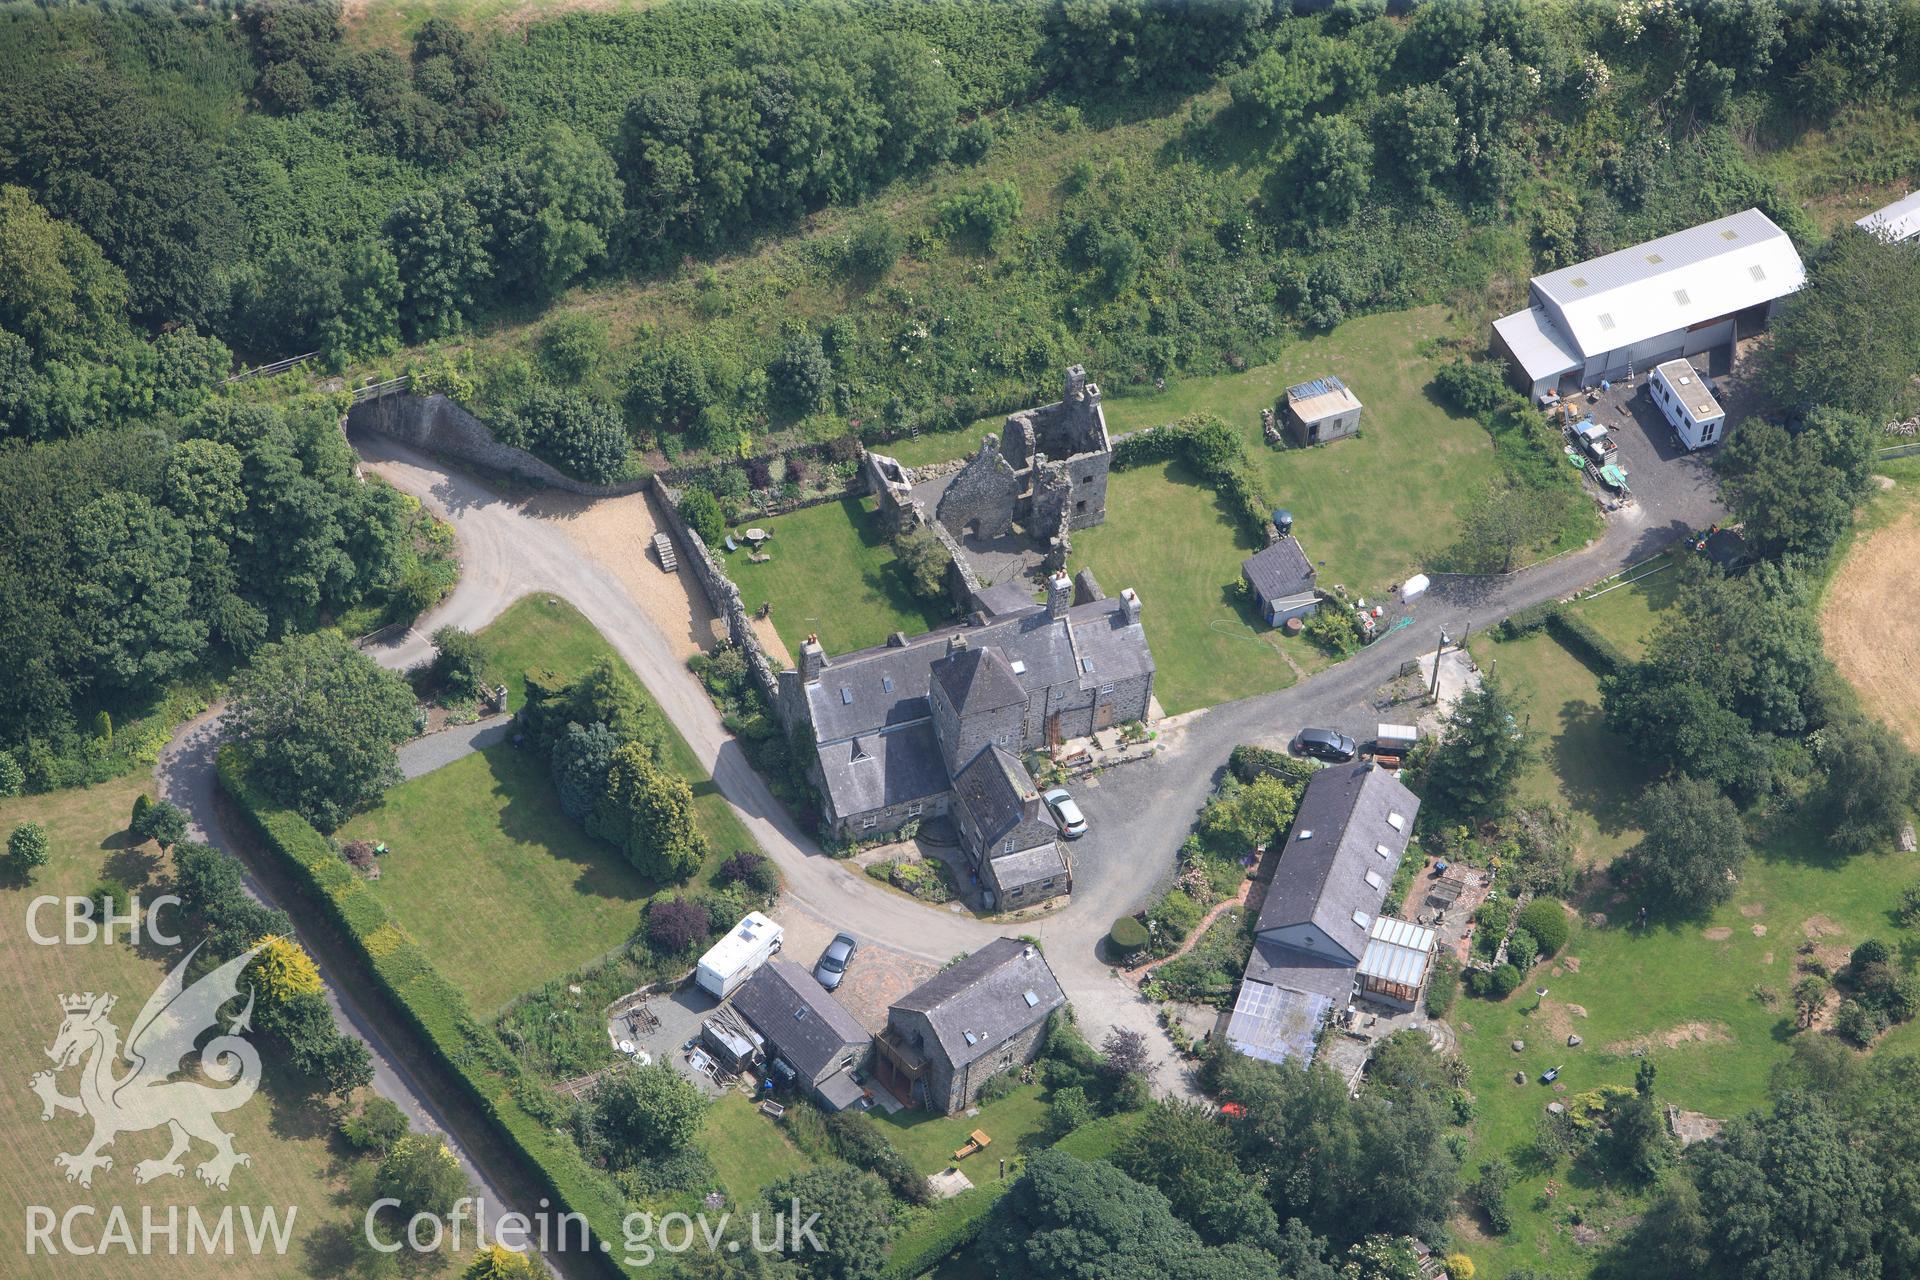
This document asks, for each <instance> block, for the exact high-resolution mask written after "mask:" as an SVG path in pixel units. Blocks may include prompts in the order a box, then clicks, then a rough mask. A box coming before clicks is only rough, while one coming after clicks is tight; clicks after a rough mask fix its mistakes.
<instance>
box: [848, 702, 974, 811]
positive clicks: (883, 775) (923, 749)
mask: <svg viewBox="0 0 1920 1280" xmlns="http://www.w3.org/2000/svg"><path fill="white" fill-rule="evenodd" d="M820 774H821V777H822V779H823V780H824V781H825V783H826V789H827V795H828V796H829V797H830V798H831V799H832V801H833V811H834V812H835V813H837V814H840V815H841V816H843V817H844V816H847V815H850V814H856V813H868V812H871V811H872V810H875V809H883V808H886V807H887V806H889V805H896V804H910V803H912V802H913V801H915V800H930V799H932V798H933V797H935V796H938V795H943V794H945V793H946V791H947V790H948V789H949V788H950V787H951V786H952V783H951V781H950V780H949V779H948V777H947V765H946V761H945V759H944V758H943V757H942V756H941V754H940V742H939V739H938V738H937V737H935V736H934V732H933V722H932V721H930V720H922V721H919V722H918V723H915V724H910V725H907V726H905V727H904V728H900V729H889V730H887V731H885V732H874V733H863V734H860V735H859V736H857V737H853V738H847V739H844V740H842V741H840V742H830V743H827V744H826V745H825V746H823V747H821V748H820Z"/></svg>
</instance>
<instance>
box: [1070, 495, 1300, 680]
mask: <svg viewBox="0 0 1920 1280" xmlns="http://www.w3.org/2000/svg"><path fill="white" fill-rule="evenodd" d="M1253 551H1254V548H1252V547H1250V546H1246V545H1243V543H1242V541H1241V539H1240V538H1239V537H1238V535H1237V532H1236V530H1235V528H1234V526H1233V525H1232V524H1231V523H1230V522H1229V521H1228V520H1227V518H1226V516H1225V515H1224V514H1223V513H1222V512H1221V510H1220V503H1219V500H1218V499H1217V498H1216V497H1215V496H1214V494H1213V491H1212V490H1211V489H1208V488H1206V487H1204V486H1203V485H1201V484H1200V483H1199V480H1198V478H1197V477H1196V476H1195V475H1194V474H1193V473H1192V472H1191V471H1189V470H1188V469H1187V467H1186V465H1185V464H1184V463H1181V462H1177V461H1175V462H1156V463H1151V464H1149V465H1147V466H1142V467H1135V468H1133V469H1131V470H1128V471H1120V472H1116V473H1115V474H1114V476H1113V478H1112V479H1111V480H1110V481H1109V482H1108V484H1107V520H1106V523H1105V524H1102V525H1098V526H1096V527H1094V528H1092V529H1083V530H1081V531H1080V532H1078V533H1076V534H1074V535H1073V559H1072V563H1071V564H1070V565H1069V566H1068V568H1069V569H1070V570H1072V571H1074V572H1078V571H1079V570H1080V569H1082V568H1091V569H1092V570H1093V574H1094V576H1095V577H1096V578H1098V579H1099V580H1100V586H1101V587H1102V589H1104V590H1105V591H1106V592H1107V594H1108V595H1118V594H1119V593H1120V591H1121V589H1122V588H1125V587H1133V588H1134V589H1135V590H1137V591H1139V593H1140V600H1141V606H1142V608H1141V614H1140V620H1141V623H1142V624H1143V625H1144V626H1145V627H1146V629H1147V641H1148V643H1149V644H1150V645H1152V647H1153V662H1154V667H1155V668H1156V671H1155V675H1154V678H1153V691H1154V696H1155V697H1157V698H1159V699H1160V705H1161V706H1162V707H1163V708H1165V709H1166V711H1167V712H1168V714H1170V715H1171V714H1178V713H1180V712H1182V711H1191V710H1193V709H1194V708H1196V707H1210V706H1213V705H1215V704H1216V703H1221V702H1231V701H1233V700H1234V699H1235V698H1245V697H1248V696H1250V695H1252V694H1256V693H1265V692H1267V691H1268V690H1270V689H1284V688H1286V687H1287V686H1288V685H1290V684H1292V683H1293V682H1294V681H1295V680H1297V679H1299V677H1300V674H1301V673H1302V672H1307V671H1314V670H1317V669H1319V668H1320V667H1323V666H1326V665H1327V663H1328V659H1327V658H1326V656H1325V655H1323V654H1322V653H1321V652H1320V650H1318V649H1316V648H1314V647H1313V646H1312V645H1311V644H1309V643H1308V642H1306V641H1305V640H1301V639H1293V640H1288V639H1284V638H1283V637H1282V636H1281V635H1280V633H1279V632H1277V631H1275V630H1273V629H1272V628H1270V627H1268V626H1266V625H1264V624H1262V623H1261V622H1260V621H1259V619H1258V617H1257V616H1256V615H1255V614H1254V612H1253V610H1252V609H1251V608H1250V607H1248V605H1247V604H1246V603H1245V602H1243V601H1242V600H1240V599H1239V597H1238V596H1237V595H1235V594H1233V593H1232V592H1231V588H1232V587H1233V585H1234V584H1235V583H1237V582H1239V581H1240V562H1241V561H1242V560H1244V559H1245V558H1246V557H1247V556H1249V555H1252V554H1253Z"/></svg>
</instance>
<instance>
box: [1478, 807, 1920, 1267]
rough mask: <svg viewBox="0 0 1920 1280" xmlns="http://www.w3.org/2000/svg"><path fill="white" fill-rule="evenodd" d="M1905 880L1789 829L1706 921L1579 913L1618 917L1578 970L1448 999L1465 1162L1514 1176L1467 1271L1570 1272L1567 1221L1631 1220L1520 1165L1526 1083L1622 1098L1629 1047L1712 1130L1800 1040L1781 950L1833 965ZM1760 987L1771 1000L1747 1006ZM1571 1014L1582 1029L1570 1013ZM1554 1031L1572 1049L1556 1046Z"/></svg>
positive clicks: (1661, 1088) (1596, 933) (1918, 867)
mask: <svg viewBox="0 0 1920 1280" xmlns="http://www.w3.org/2000/svg"><path fill="white" fill-rule="evenodd" d="M1916 877H1920V855H1916V854H1899V853H1891V852H1889V853H1878V854H1866V855H1862V856H1860V857H1857V858H1854V859H1851V860H1844V859H1836V858H1832V857H1829V856H1828V855H1827V854H1826V853H1825V850H1824V848H1823V844H1822V840H1821V835H1820V833H1819V832H1818V831H1816V830H1810V829H1806V828H1789V829H1787V830H1784V831H1782V832H1779V833H1777V834H1775V835H1774V836H1772V837H1771V838H1769V839H1766V840H1764V841H1762V842H1761V843H1759V844H1758V845H1756V847H1755V850H1754V854H1753V857H1752V859H1751V860H1750V861H1749V863H1748V865H1747V869H1746V872H1745V874H1744V875H1743V876H1742V878H1741V883H1740V886H1739V889H1738V891H1737V892H1736V893H1735V895H1734V898H1733V900H1732V901H1731V902H1730V903H1728V904H1727V905H1726V906H1724V907H1721V908H1720V909H1719V910H1717V911H1715V912H1714V913H1713V914H1712V915H1711V916H1709V917H1707V918H1705V919H1701V920H1693V921H1687V922H1684V923H1681V922H1675V923H1658V922H1656V924H1655V925H1654V926H1653V927H1652V928H1650V929H1648V930H1646V931H1641V930H1637V929H1634V928H1632V927H1631V926H1632V914H1631V907H1630V906H1629V905H1626V904H1613V903H1610V902H1608V901H1607V900H1606V899H1605V898H1599V899H1596V900H1594V901H1590V902H1586V903H1582V904H1581V906H1582V909H1583V911H1586V912H1592V911H1606V910H1608V909H1609V907H1611V909H1612V911H1613V914H1614V915H1615V916H1617V917H1618V918H1617V919H1613V920H1610V921H1609V923H1608V924H1607V925H1606V926H1605V927H1602V928H1591V927H1578V928H1576V930H1575V932H1574V935H1573V938H1572V940H1571V941H1570V943H1569V944H1568V948H1567V952H1566V953H1565V954H1568V955H1571V956H1573V957H1575V958H1576V959H1577V961H1578V964H1579V968H1578V971H1574V970H1572V969H1570V968H1569V967H1567V966H1565V965H1554V966H1552V967H1542V968H1541V969H1539V970H1537V971H1536V972H1535V974H1534V976H1533V977H1532V978H1531V979H1530V980H1529V981H1528V983H1527V984H1525V985H1524V986H1523V987H1522V988H1521V990H1520V992H1519V993H1516V994H1515V995H1513V996H1510V997H1508V998H1507V1000H1505V1001H1504V1002H1501V1003H1497V1004H1496V1003H1490V1002H1487V1001H1484V1000H1475V999H1471V998H1466V997H1463V998H1462V1000H1461V1002H1460V1003H1459V1004H1458V1005H1456V1006H1455V1008H1454V1010H1453V1013H1452V1017H1451V1021H1452V1023H1453V1026H1454V1028H1455V1029H1456V1030H1457V1031H1459V1032H1460V1033H1461V1037H1460V1038H1461V1049H1462V1054H1463V1056H1464V1058H1465V1060H1466V1062H1467V1065H1468V1068H1469V1070H1470V1072H1471V1087H1472V1089H1473V1091H1474V1093H1475V1094H1476V1096H1477V1097H1478V1099H1479V1108H1480V1111H1479V1117H1478V1119H1477V1120H1476V1122H1475V1149H1474V1156H1473V1159H1474V1160H1475V1161H1476V1162H1477V1161H1480V1160H1485V1159H1488V1158H1491V1157H1493V1156H1496V1155H1498V1156H1505V1157H1506V1158H1507V1159H1508V1160H1509V1161H1510V1162H1511V1163H1512V1164H1513V1165H1514V1167H1515V1169H1516V1170H1517V1171H1519V1173H1520V1176H1519V1177H1518V1178H1517V1179H1516V1183H1515V1186H1514V1189H1513V1191H1512V1192H1510V1193H1509V1196H1508V1204H1509V1206H1510V1207H1511V1208H1512V1209H1513V1210H1514V1222H1515V1226H1514V1231H1513V1234H1512V1235H1510V1236H1508V1237H1506V1238H1505V1239H1503V1240H1501V1241H1498V1242H1497V1243H1485V1242H1483V1243H1482V1244H1480V1245H1479V1246H1477V1247H1474V1248H1470V1249H1469V1250H1468V1252H1469V1253H1471V1254H1473V1255H1474V1258H1475V1260H1476V1261H1477V1262H1480V1263H1481V1265H1482V1271H1481V1274H1483V1275H1489V1276H1493V1277H1499V1276H1502V1275H1504V1274H1506V1273H1507V1272H1508V1271H1509V1270H1511V1269H1512V1268H1514V1267H1516V1266H1519V1265H1522V1264H1531V1265H1534V1266H1538V1267H1541V1268H1542V1269H1544V1270H1547V1271H1548V1272H1549V1273H1550V1274H1561V1273H1562V1270H1563V1269H1566V1270H1571V1271H1573V1272H1575V1273H1579V1272H1583V1271H1585V1270H1586V1265H1585V1264H1583V1263H1582V1262H1581V1259H1582V1257H1583V1256H1585V1251H1584V1250H1583V1248H1582V1247H1581V1246H1579V1245H1578V1244H1577V1243H1576V1242H1575V1241H1574V1240H1573V1238H1572V1234H1571V1227H1570V1226H1569V1224H1568V1221H1567V1215H1568V1212H1569V1210H1571V1209H1574V1208H1582V1209H1583V1213H1582V1216H1583V1217H1585V1218H1586V1219H1587V1220H1588V1221H1589V1222H1590V1223H1591V1222H1595V1221H1603V1220H1605V1218H1606V1217H1607V1216H1608V1214H1609V1212H1612V1213H1614V1214H1616V1215H1617V1214H1623V1213H1628V1212H1633V1211H1636V1209H1637V1207H1638V1202H1637V1197H1635V1196H1633V1195H1631V1194H1621V1193H1617V1192H1611V1191H1608V1190H1606V1189H1605V1188H1603V1187H1601V1186H1598V1185H1595V1184H1593V1182H1592V1180H1591V1179H1588V1178H1586V1177H1584V1176H1583V1174H1582V1173H1581V1172H1579V1171H1575V1172H1574V1173H1573V1174H1572V1175H1571V1176H1569V1174H1568V1172H1567V1170H1566V1169H1565V1168H1564V1167H1562V1168H1561V1169H1558V1170H1554V1171H1552V1172H1551V1173H1550V1172H1549V1171H1546V1170H1541V1169H1538V1168H1536V1167H1535V1165H1534V1164H1533V1163H1532V1162H1531V1161H1530V1160H1529V1159H1528V1158H1527V1153H1526V1152H1525V1150H1524V1148H1525V1147H1526V1146H1527V1145H1528V1144H1529V1143H1530V1142H1531V1141H1532V1138H1533V1135H1534V1133H1535V1132H1536V1130H1537V1126H1538V1124H1539V1117H1540V1115H1541V1114H1542V1113H1543V1111H1544V1108H1545V1107H1546V1104H1547V1103H1548V1102H1550V1101H1552V1100H1553V1097H1554V1096H1555V1095H1553V1094H1552V1093H1550V1092H1549V1091H1548V1090H1547V1089H1545V1088H1544V1087H1542V1086H1541V1085H1539V1084H1538V1083H1537V1079H1538V1076H1539V1074H1540V1072H1542V1071H1544V1070H1546V1069H1547V1068H1548V1067H1551V1066H1556V1065H1564V1067H1565V1070H1564V1071H1563V1072H1562V1074H1561V1079H1562V1080H1563V1081H1564V1082H1565V1083H1566V1085H1567V1088H1568V1089H1569V1090H1570V1091H1571V1092H1574V1093H1578V1092H1581V1091H1583V1090H1587V1089H1591V1088H1594V1087H1595V1086H1596V1085H1600V1084H1620V1085H1631V1084H1632V1083H1633V1077H1634V1071H1635V1068H1636V1067H1637V1066H1638V1060H1637V1059H1636V1058H1635V1057H1634V1056H1633V1055H1632V1050H1633V1049H1634V1048H1636V1047H1641V1048H1644V1049H1645V1050H1646V1051H1647V1052H1648V1053H1649V1054H1650V1055H1651V1057H1652V1059H1653V1062H1654V1065H1655V1066H1656V1067H1657V1068H1658V1070H1659V1079H1658V1083H1657V1090H1658V1094H1659V1096H1660V1097H1661V1098H1662V1099H1663V1100H1665V1101H1670V1102H1673V1103H1675V1104H1677V1105H1679V1106H1681V1107H1684V1108H1686V1109H1689V1110H1694V1111H1701V1112H1705V1113H1706V1114H1708V1115H1711V1116H1717V1117H1720V1118H1723V1119H1724V1118H1729V1117H1732V1116H1735V1115H1739V1114H1741V1113H1742V1112H1745V1111H1747V1110H1749V1109H1751V1108H1754V1107H1759V1106H1762V1105H1764V1103H1765V1101H1766V1085H1767V1078H1768V1075H1769V1073H1770V1072H1771V1071H1772V1070H1773V1068H1774V1066H1775V1065H1777V1064H1778V1063H1779V1062H1781V1061H1782V1060H1783V1059H1784V1058H1785V1057H1786V1056H1787V1054H1788V1053H1789V1051H1790V1048H1791V1045H1792V1041H1793V1038H1794V1036H1795V1035H1796V1034H1803V1033H1796V1032H1795V1031H1794V1030H1793V1011H1792V1000H1791V995H1790V992H1791V989H1792V986H1793V983H1794V981H1795V979H1796V978H1797V976H1798V974H1797V972H1796V970H1795V959H1796V949H1797V948H1798V947H1799V946H1800V945H1801V944H1802V943H1803V942H1805V941H1807V940H1808V939H1809V936H1810V935H1818V938H1819V942H1820V945H1821V947H1822V948H1823V950H1825V949H1827V948H1831V949H1832V951H1833V955H1837V957H1838V959H1839V960H1840V961H1841V962H1842V963H1844V960H1845V955H1846V952H1847V951H1848V950H1850V949H1851V948H1852V947H1853V945H1854V944H1855V943H1858V942H1859V941H1861V940H1862V939H1864V938H1866V937H1868V936H1871V935H1878V936H1880V937H1883V938H1891V937H1892V936H1893V934H1894V930H1893V929H1892V926H1891V922H1890V921H1889V919H1888V914H1887V913H1888V910H1889V908H1891V907H1892V905H1893V904H1894V901H1895V900H1896V898H1897V897H1898V895H1899V891H1900V889H1901V888H1903V887H1904V886H1906V885H1908V884H1910V883H1912V882H1913V881H1914V880H1915V879H1916ZM1833 955H1830V956H1829V959H1830V960H1831V959H1832V958H1833ZM1539 984H1544V985H1546V986H1547V987H1548V996H1547V999H1546V1000H1545V1002H1544V1003H1543V1005H1542V1007H1541V1008H1540V1009H1539V1010H1537V1011H1535V1010H1534V1005H1535V1003H1536V1001H1535V998H1534V996H1533V993H1532V988H1533V987H1534V986H1535V985H1539ZM1763 988H1764V989H1766V990H1767V991H1770V992H1771V993H1773V994H1774V995H1775V996H1776V997H1777V1002H1776V1003H1767V1002H1765V1001H1763V1000H1762V999H1761V998H1759V996H1758V995H1757V994H1756V993H1760V992H1762V989H1763ZM1576 1005H1577V1006H1579V1007H1580V1008H1581V1009H1583V1010H1585V1015H1584V1016H1581V1015H1579V1014H1575V1013H1573V1012H1572V1011H1571V1006H1576ZM1469 1028H1470V1029H1469ZM1569 1032H1573V1033H1578V1034H1579V1035H1580V1036H1581V1037H1583V1038H1584V1040H1585V1044H1584V1045H1582V1046H1581V1047H1580V1048H1577V1049H1570V1048H1567V1047H1566V1037H1567V1035H1568V1033H1569ZM1516 1039H1520V1040H1524V1041H1525V1042H1526V1045H1527V1048H1526V1050H1525V1051H1524V1052H1522V1053H1515V1052H1514V1051H1513V1050H1512V1048H1511V1042H1512V1041H1513V1040H1516ZM1916 1039H1917V1038H1916V1035H1915V1033H1914V1029H1913V1027H1912V1026H1911V1025H1909V1026H1908V1027H1906V1028H1902V1029H1901V1030H1900V1031H1898V1032H1896V1033H1894V1035H1892V1036H1890V1037H1889V1038H1888V1041H1887V1042H1886V1043H1887V1045H1889V1046H1893V1047H1900V1048H1906V1049H1912V1048H1913V1047H1915V1045H1916ZM1515 1071H1524V1072H1526V1073H1527V1077H1528V1081H1529V1083H1527V1084H1526V1085H1524V1086H1522V1085H1516V1084H1514V1083H1513V1082H1512V1081H1513V1073H1514V1072H1515ZM1476 1167H1477V1164H1476ZM1550 1176H1551V1177H1553V1178H1555V1179H1557V1180H1558V1181H1559V1182H1560V1183H1561V1185H1562V1188H1563V1189H1562V1191H1561V1193H1560V1195H1559V1196H1558V1197H1556V1198H1555V1200H1554V1202H1553V1207H1552V1208H1551V1209H1550V1210H1547V1211H1545V1212H1542V1211H1539V1210H1536V1209H1534V1208H1533V1207H1532V1206H1533V1205H1534V1204H1535V1202H1536V1199H1537V1197H1539V1196H1540V1195H1541V1194H1542V1193H1543V1192H1544V1190H1545V1187H1546V1183H1547V1180H1548V1178H1549V1177H1550ZM1615 1196H1617V1197H1618V1203H1617V1204H1615V1205H1614V1206H1613V1208H1612V1209H1611V1210H1609V1209H1608V1207H1607V1206H1608V1202H1609V1199H1610V1198H1612V1197H1615ZM1489 1268H1490V1269H1489Z"/></svg>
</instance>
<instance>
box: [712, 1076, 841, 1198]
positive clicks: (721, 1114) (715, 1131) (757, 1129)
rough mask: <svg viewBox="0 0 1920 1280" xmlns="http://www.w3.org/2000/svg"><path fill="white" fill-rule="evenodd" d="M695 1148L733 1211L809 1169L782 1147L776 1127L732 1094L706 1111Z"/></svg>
mask: <svg viewBox="0 0 1920 1280" xmlns="http://www.w3.org/2000/svg"><path fill="white" fill-rule="evenodd" d="M700 1145H701V1146H702V1147H704V1148H705V1149H706V1152H707V1158H708V1159H710V1160H712V1161H713V1171H714V1173H715V1174H717V1175H718V1176H719V1178H720V1185H721V1186H723V1187H725V1188H726V1189H727V1195H728V1196H729V1197H730V1198H731V1200H732V1203H733V1205H734V1206H736V1207H737V1206H740V1205H751V1204H753V1203H754V1202H755V1201H757V1200H758V1199H759V1198H760V1193H761V1192H762V1191H764V1190H765V1189H766V1188H767V1187H769V1186H772V1185H773V1184H774V1183H776V1182H778V1181H780V1179H782V1178H784V1177H786V1176H787V1175H788V1174H790V1173H801V1172H804V1171H805V1170H807V1169H809V1168H811V1167H812V1166H813V1162H812V1161H811V1160H809V1159H807V1157H806V1156H805V1155H804V1154H803V1153H802V1152H801V1151H800V1149H799V1148H798V1147H796V1146H794V1145H793V1144H792V1143H791V1142H788V1141H787V1135H786V1134H784V1133H782V1132H781V1131H780V1124H779V1122H778V1121H776V1120H773V1119H772V1118H770V1117H768V1116H764V1115H761V1114H760V1112H758V1111H756V1110H755V1109H754V1105H753V1103H751V1102H749V1101H748V1100H747V1099H746V1098H744V1097H742V1096H741V1095H740V1094H738V1093H736V1092H731V1091H730V1092H728V1093H727V1094H726V1095H725V1096H724V1097H722V1098H721V1099H720V1100H719V1101H718V1102H716V1103H714V1104H713V1105H712V1106H711V1107H708V1108H707V1116H706V1121H705V1123H704V1124H703V1125H702V1127H701V1130H700Z"/></svg>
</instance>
